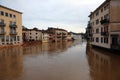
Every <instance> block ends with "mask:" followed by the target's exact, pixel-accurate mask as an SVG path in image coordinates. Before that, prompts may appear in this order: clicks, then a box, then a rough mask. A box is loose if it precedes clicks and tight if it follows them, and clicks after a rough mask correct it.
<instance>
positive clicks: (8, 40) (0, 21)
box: [0, 5, 22, 45]
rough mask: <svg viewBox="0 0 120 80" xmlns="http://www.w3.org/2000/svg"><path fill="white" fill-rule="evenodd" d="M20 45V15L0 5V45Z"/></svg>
mask: <svg viewBox="0 0 120 80" xmlns="http://www.w3.org/2000/svg"><path fill="white" fill-rule="evenodd" d="M6 44H14V45H15V44H16V45H20V44H22V13H21V12H19V11H16V10H13V9H10V8H7V7H4V6H2V5H0V45H6Z"/></svg>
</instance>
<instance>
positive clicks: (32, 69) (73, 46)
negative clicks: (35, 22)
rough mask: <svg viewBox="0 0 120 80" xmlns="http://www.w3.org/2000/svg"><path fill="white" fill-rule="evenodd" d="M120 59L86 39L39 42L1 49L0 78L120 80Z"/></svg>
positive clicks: (27, 79)
mask: <svg viewBox="0 0 120 80" xmlns="http://www.w3.org/2000/svg"><path fill="white" fill-rule="evenodd" d="M86 49H87V50H86ZM86 53H87V54H86ZM119 61H120V56H119V55H114V54H112V53H110V52H108V51H105V50H102V49H98V48H93V47H92V48H90V47H89V46H87V48H86V43H85V42H80V41H75V42H58V43H43V44H40V43H37V44H31V45H27V46H23V47H22V46H19V47H14V48H6V49H1V50H0V80H120V62H119Z"/></svg>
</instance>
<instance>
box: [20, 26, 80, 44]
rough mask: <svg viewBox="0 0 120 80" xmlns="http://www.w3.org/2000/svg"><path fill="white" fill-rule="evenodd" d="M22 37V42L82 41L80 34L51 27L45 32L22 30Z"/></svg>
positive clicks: (35, 29)
mask: <svg viewBox="0 0 120 80" xmlns="http://www.w3.org/2000/svg"><path fill="white" fill-rule="evenodd" d="M22 35H23V41H41V42H59V41H71V40H78V39H79V40H82V34H81V33H73V32H68V31H67V30H64V29H60V28H53V27H49V28H48V29H47V30H39V29H37V28H33V29H27V28H23V32H22Z"/></svg>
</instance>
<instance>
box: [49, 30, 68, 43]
mask: <svg viewBox="0 0 120 80" xmlns="http://www.w3.org/2000/svg"><path fill="white" fill-rule="evenodd" d="M47 31H48V32H49V33H52V35H53V36H52V40H53V41H55V42H57V41H67V35H68V32H67V31H66V30H64V29H59V28H48V30H47Z"/></svg>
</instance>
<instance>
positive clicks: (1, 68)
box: [0, 47, 23, 80]
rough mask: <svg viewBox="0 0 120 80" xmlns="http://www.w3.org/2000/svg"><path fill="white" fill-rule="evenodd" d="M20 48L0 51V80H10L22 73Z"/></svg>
mask: <svg viewBox="0 0 120 80" xmlns="http://www.w3.org/2000/svg"><path fill="white" fill-rule="evenodd" d="M22 53H23V52H22V47H15V48H7V49H2V50H0V80H12V79H13V78H14V79H15V78H16V77H19V76H20V75H21V73H22V69H23V62H22V55H23V54H22Z"/></svg>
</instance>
